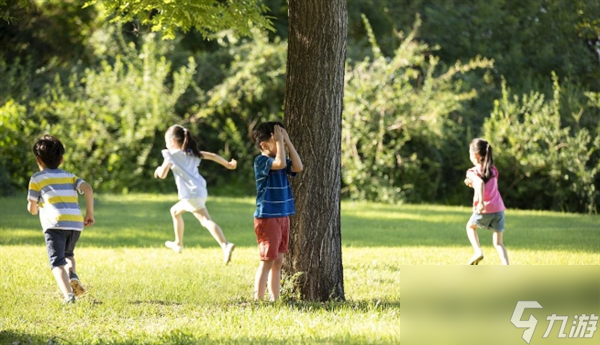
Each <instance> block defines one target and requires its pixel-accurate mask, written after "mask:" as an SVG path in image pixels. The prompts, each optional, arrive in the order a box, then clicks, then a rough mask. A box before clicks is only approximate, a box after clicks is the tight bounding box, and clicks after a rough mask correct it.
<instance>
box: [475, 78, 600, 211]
mask: <svg viewBox="0 0 600 345" xmlns="http://www.w3.org/2000/svg"><path fill="white" fill-rule="evenodd" d="M553 82H554V83H553V85H554V95H553V98H551V99H549V100H546V99H545V97H544V95H543V94H540V93H538V92H533V91H532V92H531V93H529V94H527V95H523V96H521V97H519V96H517V95H512V94H511V92H510V90H509V89H508V88H507V87H506V82H504V83H503V85H502V95H503V96H502V99H500V100H497V101H496V102H495V104H494V110H493V111H492V114H491V116H490V118H489V119H487V120H486V122H485V124H484V130H483V135H484V137H486V138H487V139H489V140H490V141H491V143H492V145H493V146H494V149H495V151H494V152H495V154H494V158H495V162H496V166H497V167H498V170H499V171H500V174H501V175H502V176H503V177H502V178H501V179H500V183H501V186H500V190H501V191H502V194H503V196H504V198H505V200H506V204H507V206H508V207H518V208H534V209H544V210H548V209H551V210H562V211H574V212H590V213H591V212H596V211H597V205H598V201H599V200H598V197H599V195H598V190H597V188H596V184H597V181H596V179H597V175H598V172H599V171H600V160H599V159H598V158H599V157H598V150H599V149H600V136H599V135H598V132H596V133H594V132H591V131H590V130H588V129H587V128H581V129H573V128H570V127H565V126H563V125H562V120H561V103H560V100H561V88H560V85H559V83H558V77H557V76H556V75H555V74H553ZM586 110H587V111H588V112H589V111H593V110H592V109H586ZM583 111H584V110H583V109H582V112H583ZM573 115H574V116H577V115H576V114H573ZM579 116H581V113H580V114H579Z"/></svg>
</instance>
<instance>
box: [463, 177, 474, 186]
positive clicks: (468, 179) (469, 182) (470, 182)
mask: <svg viewBox="0 0 600 345" xmlns="http://www.w3.org/2000/svg"><path fill="white" fill-rule="evenodd" d="M465 185H467V186H468V187H471V188H473V181H471V179H470V178H468V177H467V178H466V179H465Z"/></svg>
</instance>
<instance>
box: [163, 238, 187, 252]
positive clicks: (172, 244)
mask: <svg viewBox="0 0 600 345" xmlns="http://www.w3.org/2000/svg"><path fill="white" fill-rule="evenodd" d="M165 246H167V248H171V249H173V251H174V252H175V253H177V254H179V253H181V252H182V251H183V246H178V245H177V244H176V243H175V242H173V241H167V242H165Z"/></svg>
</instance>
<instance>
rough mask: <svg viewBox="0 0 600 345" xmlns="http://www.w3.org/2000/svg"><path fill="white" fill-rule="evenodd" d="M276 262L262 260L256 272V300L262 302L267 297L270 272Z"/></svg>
mask: <svg viewBox="0 0 600 345" xmlns="http://www.w3.org/2000/svg"><path fill="white" fill-rule="evenodd" d="M274 261H275V260H261V262H260V264H259V265H258V270H256V276H255V277H254V300H255V301H260V300H262V299H263V297H265V291H266V289H267V278H269V272H270V271H271V268H272V267H273V262H274Z"/></svg>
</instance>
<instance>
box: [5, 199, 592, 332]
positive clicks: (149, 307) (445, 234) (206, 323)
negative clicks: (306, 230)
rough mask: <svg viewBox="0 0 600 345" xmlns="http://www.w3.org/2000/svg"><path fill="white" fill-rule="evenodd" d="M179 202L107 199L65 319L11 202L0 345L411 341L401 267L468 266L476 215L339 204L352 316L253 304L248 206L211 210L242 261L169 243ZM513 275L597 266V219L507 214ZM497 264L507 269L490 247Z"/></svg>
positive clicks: (28, 229) (33, 230)
mask: <svg viewBox="0 0 600 345" xmlns="http://www.w3.org/2000/svg"><path fill="white" fill-rule="evenodd" d="M174 202H176V199H175V197H174V196H164V195H148V194H137V195H127V196H121V195H97V204H96V214H95V217H96V225H95V226H93V227H91V228H87V229H85V230H84V233H83V235H82V237H81V239H80V242H79V243H78V247H77V249H76V258H77V263H78V273H79V275H80V277H81V279H82V282H83V283H84V284H85V285H86V286H87V288H88V291H89V293H88V294H87V295H86V296H85V297H83V298H81V299H79V300H78V303H77V304H76V305H73V306H62V305H61V296H60V294H59V292H58V288H57V287H56V283H55V282H54V279H53V277H52V274H51V272H50V270H49V267H48V263H47V258H46V250H45V246H44V239H43V234H42V231H41V229H40V225H39V220H38V217H37V216H31V215H29V214H28V213H27V212H26V210H25V206H26V201H25V197H24V196H19V197H15V198H0V274H1V275H0V301H1V304H0V344H13V343H17V344H30V343H33V344H48V343H52V344H194V343H209V344H210V343H227V344H230V343H237V344H247V343H265V344H267V343H268V344H274V343H328V344H333V343H336V344H341V343H343V344H348V343H378V344H396V343H398V342H399V341H400V340H399V339H400V321H399V320H400V318H399V315H400V282H401V281H400V267H401V266H402V265H462V264H464V263H465V262H466V260H468V258H469V257H470V255H471V249H470V246H469V244H468V240H467V238H466V235H465V231H464V227H465V223H466V221H467V219H468V217H469V215H470V209H468V208H460V207H444V206H427V205H422V206H415V205H400V206H390V205H380V204H373V203H351V202H345V203H343V204H342V243H343V246H344V248H343V261H344V262H343V264H344V278H345V291H346V297H347V302H344V303H334V302H331V303H325V304H319V303H300V302H286V301H280V302H278V303H254V302H251V298H252V289H253V277H254V272H255V269H256V267H257V265H258V254H257V248H256V239H255V235H254V231H253V225H252V224H253V223H252V212H253V209H254V208H253V200H252V199H251V198H210V199H209V201H208V203H207V207H208V209H209V211H210V213H211V216H212V217H213V219H214V220H215V221H216V222H217V223H218V224H219V225H221V227H222V228H223V230H224V232H225V235H226V236H227V238H228V240H229V241H231V242H234V243H236V245H237V248H236V251H235V252H234V257H233V261H232V263H231V264H230V265H228V266H223V265H222V263H221V256H222V255H221V251H220V249H219V248H218V246H217V245H216V242H215V241H214V240H213V239H212V237H211V236H210V235H209V233H208V232H207V231H206V230H204V229H202V228H201V227H200V225H199V224H198V222H197V221H196V220H195V218H193V217H192V216H191V215H189V214H186V215H184V219H185V221H186V235H185V245H186V247H185V250H184V252H183V254H181V255H176V254H174V253H172V252H171V251H169V250H168V249H166V248H164V246H163V243H164V241H165V240H169V239H171V238H172V236H173V235H172V225H171V219H170V216H169V212H168V210H169V208H170V206H171V205H172V204H173V203H174ZM506 216H507V221H506V225H507V230H506V233H505V244H506V246H507V249H508V253H509V258H510V259H511V261H512V264H517V265H547V264H555V265H568V264H582V265H598V264H600V258H599V244H600V217H599V216H589V215H576V214H560V213H551V212H526V211H514V210H509V211H507V213H506ZM480 233H481V234H480V235H481V241H482V244H484V245H485V246H484V251H485V253H486V258H485V260H484V261H483V262H482V264H489V265H493V264H499V260H498V258H497V255H496V254H495V251H494V249H493V248H492V247H491V234H490V233H489V232H488V233H486V232H483V231H480Z"/></svg>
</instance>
